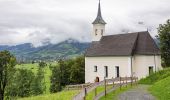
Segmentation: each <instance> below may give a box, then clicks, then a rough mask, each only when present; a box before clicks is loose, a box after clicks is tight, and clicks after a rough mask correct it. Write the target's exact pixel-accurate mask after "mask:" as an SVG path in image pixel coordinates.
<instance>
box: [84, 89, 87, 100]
mask: <svg viewBox="0 0 170 100" xmlns="http://www.w3.org/2000/svg"><path fill="white" fill-rule="evenodd" d="M86 95H87V89H86V88H84V98H83V100H86Z"/></svg>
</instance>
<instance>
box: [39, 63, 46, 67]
mask: <svg viewBox="0 0 170 100" xmlns="http://www.w3.org/2000/svg"><path fill="white" fill-rule="evenodd" d="M46 66H47V64H46V63H45V62H39V67H42V68H44V67H46Z"/></svg>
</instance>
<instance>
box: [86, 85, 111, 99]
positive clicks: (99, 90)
mask: <svg viewBox="0 0 170 100" xmlns="http://www.w3.org/2000/svg"><path fill="white" fill-rule="evenodd" d="M111 87H112V85H109V86H107V89H109V88H111ZM103 91H104V86H99V87H97V94H99V93H101V92H103ZM94 96H95V91H94V90H93V91H91V92H90V93H88V94H87V96H86V100H93V98H94Z"/></svg>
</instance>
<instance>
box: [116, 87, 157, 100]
mask: <svg viewBox="0 0 170 100" xmlns="http://www.w3.org/2000/svg"><path fill="white" fill-rule="evenodd" d="M148 87H149V86H148V85H138V86H137V87H135V88H133V89H130V90H128V91H126V92H123V93H122V94H120V95H119V96H118V100H156V99H155V97H153V96H152V95H151V94H150V93H149V92H148V91H147V88H148Z"/></svg>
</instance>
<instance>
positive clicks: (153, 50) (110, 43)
mask: <svg viewBox="0 0 170 100" xmlns="http://www.w3.org/2000/svg"><path fill="white" fill-rule="evenodd" d="M134 54H139V55H154V54H160V50H159V48H158V47H157V45H156V43H155V42H154V40H153V38H152V37H151V36H150V34H149V32H147V31H146V32H136V33H127V34H118V35H109V36H103V37H102V38H101V40H100V41H93V42H92V43H91V45H90V47H89V48H88V49H87V50H86V56H89V57H90V56H93V57H95V56H129V55H134Z"/></svg>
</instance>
